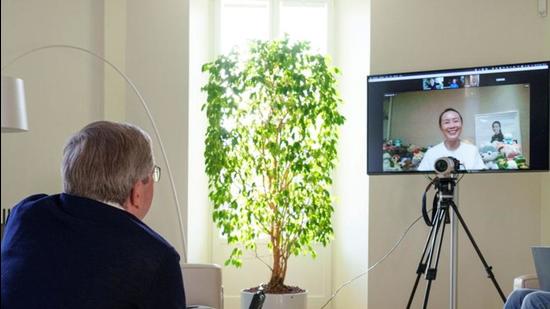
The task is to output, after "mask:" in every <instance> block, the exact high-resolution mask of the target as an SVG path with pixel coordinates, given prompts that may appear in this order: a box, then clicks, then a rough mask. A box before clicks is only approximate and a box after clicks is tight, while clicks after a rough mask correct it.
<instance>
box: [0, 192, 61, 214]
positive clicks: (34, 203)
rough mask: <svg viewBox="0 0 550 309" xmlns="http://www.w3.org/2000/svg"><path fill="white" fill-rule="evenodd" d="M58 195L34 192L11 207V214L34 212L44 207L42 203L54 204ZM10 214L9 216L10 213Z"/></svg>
mask: <svg viewBox="0 0 550 309" xmlns="http://www.w3.org/2000/svg"><path fill="white" fill-rule="evenodd" d="M58 199H59V195H47V194H43V193H41V194H34V195H31V196H29V197H26V198H24V199H23V200H21V201H20V202H19V203H17V204H16V205H15V206H14V207H13V213H12V214H13V215H15V214H16V213H17V214H24V213H27V212H36V211H40V210H42V209H44V207H43V206H44V205H48V204H49V205H55V204H56V203H57V202H56V201H57V200H58ZM12 214H10V216H11V215H12Z"/></svg>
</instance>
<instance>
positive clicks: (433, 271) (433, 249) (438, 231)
mask: <svg viewBox="0 0 550 309" xmlns="http://www.w3.org/2000/svg"><path fill="white" fill-rule="evenodd" d="M432 183H433V184H434V186H435V188H436V189H437V193H436V198H437V199H438V202H437V206H434V207H435V208H434V210H435V213H434V214H433V216H432V218H431V220H429V218H427V214H426V211H425V209H424V208H423V215H424V219H425V220H426V223H428V225H430V226H431V228H430V233H429V235H428V239H427V240H426V245H425V246H424V251H423V252H422V257H421V259H420V262H419V263H418V268H417V269H416V280H415V282H414V286H413V289H412V291H411V296H410V297H409V302H408V303H407V309H409V308H411V304H412V302H413V299H414V294H415V292H416V288H417V287H418V281H419V280H420V276H421V275H422V274H425V275H426V280H428V282H427V285H426V293H425V295H424V305H423V306H422V308H423V309H426V308H427V306H428V298H429V297H430V288H431V286H432V281H433V280H435V278H436V275H437V265H438V263H439V256H440V254H441V244H442V242H443V234H444V233H445V225H446V224H448V223H449V222H450V220H449V218H450V217H449V213H450V209H449V208H452V210H453V211H454V213H455V214H456V216H457V218H458V220H459V221H460V224H461V225H462V227H463V228H464V231H465V232H466V235H468V238H469V239H470V242H471V243H472V245H473V246H474V249H475V250H476V252H477V255H478V256H479V259H480V260H481V263H483V266H484V267H485V271H486V272H487V275H488V277H489V278H490V279H491V281H492V282H493V284H494V285H495V288H496V289H497V291H498V293H499V294H500V297H501V298H502V301H503V302H506V297H505V296H504V293H502V290H501V289H500V286H499V285H498V282H497V281H496V279H495V275H494V274H493V267H492V266H489V265H487V262H486V261H485V258H484V257H483V254H481V251H480V250H479V247H478V246H477V244H476V242H475V240H474V237H473V236H472V234H471V233H470V230H469V229H468V226H467V225H466V223H465V222H464V219H463V218H462V215H460V212H459V211H458V209H457V207H456V204H455V203H454V201H453V197H454V188H455V186H456V179H455V178H454V177H452V176H451V177H445V178H435V180H434V181H433V182H432ZM430 185H431V184H430ZM434 203H435V202H434Z"/></svg>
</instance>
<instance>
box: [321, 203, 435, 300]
mask: <svg viewBox="0 0 550 309" xmlns="http://www.w3.org/2000/svg"><path fill="white" fill-rule="evenodd" d="M430 210H431V209H430ZM430 210H428V211H430ZM420 219H422V216H419V217H418V218H416V220H414V221H413V222H412V223H411V224H410V225H409V227H407V229H406V230H405V231H404V232H403V234H402V235H401V238H399V240H398V241H397V242H396V243H395V245H394V246H393V247H392V248H391V249H390V250H389V251H388V252H387V253H386V254H385V255H384V256H383V257H382V258H381V259H380V260H378V261H377V262H376V263H374V265H372V266H371V267H369V268H368V269H367V271H365V272H363V273H360V274H359V275H357V276H355V277H353V278H352V279H351V280H349V281H347V282H345V283H344V284H342V285H341V286H340V287H338V289H336V291H335V292H334V294H332V296H331V297H330V298H329V299H328V300H327V302H326V303H325V304H324V305H323V306H322V307H321V308H320V309H323V308H325V307H326V306H327V305H328V304H329V303H330V302H331V301H332V300H333V299H334V298H335V297H336V295H337V294H338V293H339V292H340V290H342V289H343V288H344V287H346V286H347V285H349V284H351V283H352V282H354V281H355V280H357V279H359V278H361V277H363V276H364V275H366V274H368V272H369V271H371V270H373V269H374V268H375V267H376V266H378V264H380V263H382V262H383V261H384V260H385V259H386V258H387V257H388V256H389V255H390V254H392V253H393V251H395V249H397V247H398V246H399V244H400V243H401V241H403V239H404V238H405V236H407V234H408V233H409V231H410V229H411V228H412V227H413V226H414V225H415V224H416V223H417V222H418V221H419V220H420Z"/></svg>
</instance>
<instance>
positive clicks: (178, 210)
mask: <svg viewBox="0 0 550 309" xmlns="http://www.w3.org/2000/svg"><path fill="white" fill-rule="evenodd" d="M52 48H68V49H73V50H78V51H81V52H84V53H87V54H89V55H92V56H93V57H95V58H97V59H99V60H101V61H102V62H104V63H106V64H108V65H109V66H110V67H111V68H112V69H113V70H115V71H116V72H117V73H118V74H119V75H120V76H122V78H124V80H125V81H126V83H127V84H128V85H130V88H132V90H133V91H134V93H135V94H136V95H137V96H138V98H139V101H140V102H141V105H142V106H143V109H145V112H146V113H147V117H148V118H149V121H150V122H151V125H152V126H153V131H154V132H155V136H156V137H157V140H158V142H159V145H160V150H161V153H162V157H163V159H164V163H165V164H166V169H167V170H168V178H170V185H171V186H172V194H173V198H174V203H175V204H176V211H177V213H178V223H179V227H180V231H181V240H182V243H183V262H184V263H187V249H186V243H187V242H186V239H185V233H184V227H183V221H182V216H181V212H180V203H179V200H178V195H177V193H176V186H175V184H174V178H173V177H172V170H171V169H170V164H169V163H168V157H167V156H166V151H165V150H164V145H163V143H162V138H161V137H160V134H159V132H158V129H157V125H156V123H155V120H153V116H152V115H151V111H150V110H149V106H148V105H147V103H146V102H145V99H144V98H143V96H142V95H141V93H140V92H139V91H138V89H137V87H136V85H134V83H133V82H132V81H131V80H130V78H129V77H128V76H127V75H126V74H124V73H123V72H122V71H121V70H120V69H119V68H118V67H117V66H116V65H114V64H113V63H111V62H110V61H109V60H107V59H105V58H103V57H102V56H99V55H98V54H96V53H94V52H92V51H90V50H88V49H85V48H82V47H78V46H73V45H63V44H59V45H45V46H41V47H37V48H34V49H31V50H29V51H27V52H25V53H23V54H21V55H20V56H17V57H15V58H14V59H13V60H11V61H9V62H8V63H7V64H6V65H4V66H3V67H2V71H4V69H5V68H7V67H8V66H10V65H12V64H13V63H15V62H16V61H17V60H19V59H21V58H23V57H25V56H27V55H29V54H32V53H35V52H38V51H41V50H45V49H52Z"/></svg>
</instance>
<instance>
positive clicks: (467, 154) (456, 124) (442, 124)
mask: <svg viewBox="0 0 550 309" xmlns="http://www.w3.org/2000/svg"><path fill="white" fill-rule="evenodd" d="M439 129H440V130H441V133H442V134H443V142H441V143H439V144H437V145H435V146H433V147H432V148H430V149H428V151H427V152H426V154H425V155H424V158H423V159H422V162H420V165H419V166H418V170H419V171H432V170H434V164H435V161H436V160H437V159H439V158H441V157H454V158H456V159H458V160H459V161H460V165H461V166H460V168H461V169H466V170H482V169H486V168H487V167H486V166H485V164H484V163H483V160H482V159H481V156H480V155H479V150H478V149H477V147H476V146H474V145H471V144H467V143H464V142H462V141H461V140H460V134H461V133H462V115H460V113H459V112H458V111H457V110H455V109H453V108H447V109H446V110H444V111H443V112H442V113H441V114H440V115H439Z"/></svg>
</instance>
